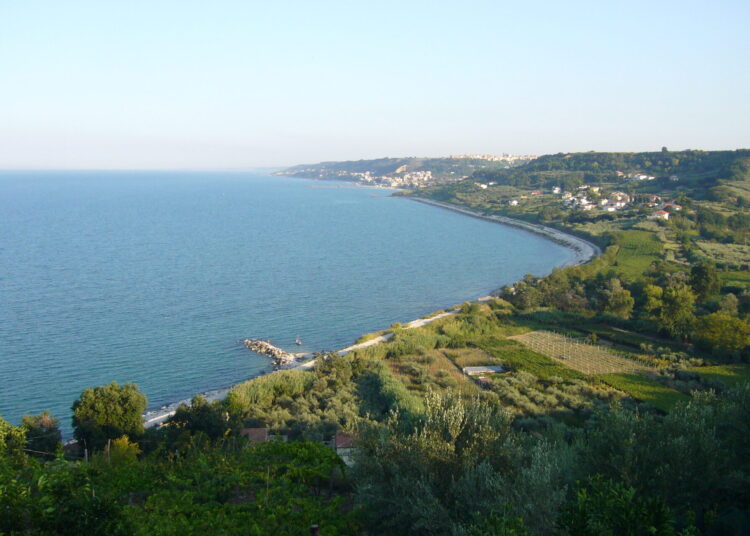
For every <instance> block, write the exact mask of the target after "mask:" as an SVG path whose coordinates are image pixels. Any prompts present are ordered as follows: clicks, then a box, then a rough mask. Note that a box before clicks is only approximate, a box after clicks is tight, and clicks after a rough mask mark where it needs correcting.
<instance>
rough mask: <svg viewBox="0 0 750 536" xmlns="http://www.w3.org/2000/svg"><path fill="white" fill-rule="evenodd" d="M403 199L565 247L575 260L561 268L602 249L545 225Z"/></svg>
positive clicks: (419, 198) (429, 200)
mask: <svg viewBox="0 0 750 536" xmlns="http://www.w3.org/2000/svg"><path fill="white" fill-rule="evenodd" d="M405 199H411V200H413V201H417V202H419V203H425V204H426V205H432V206H435V207H439V208H444V209H446V210H451V211H453V212H458V213H459V214H464V215H466V216H471V217H472V218H478V219H480V220H486V221H491V222H493V223H499V224H501V225H507V226H509V227H516V228H518V229H523V230H524V231H528V232H530V233H533V234H535V235H538V236H541V237H543V238H546V239H547V240H550V241H552V242H555V243H556V244H560V245H561V246H565V247H566V248H568V249H571V250H572V251H573V252H574V253H575V259H574V260H572V261H567V262H565V263H563V266H575V265H578V264H585V263H587V262H589V261H590V260H591V259H593V258H594V257H596V256H598V255H601V254H602V248H600V247H599V246H597V245H596V244H594V243H593V242H589V241H588V240H585V239H583V238H580V237H578V236H575V235H572V234H570V233H566V232H564V231H560V230H559V229H555V228H554V227H548V226H546V225H539V224H537V223H529V222H527V221H523V220H518V219H515V218H510V217H508V216H499V215H487V214H482V213H481V212H477V211H475V210H471V209H468V208H463V207H460V206H458V205H453V204H451V203H444V202H442V201H434V200H432V199H425V198H424V197H408V196H407V197H405Z"/></svg>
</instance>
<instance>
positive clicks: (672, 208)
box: [646, 195, 682, 221]
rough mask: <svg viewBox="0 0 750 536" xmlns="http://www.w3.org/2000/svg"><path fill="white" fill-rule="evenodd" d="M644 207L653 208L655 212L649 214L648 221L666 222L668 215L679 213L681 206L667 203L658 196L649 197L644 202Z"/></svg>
mask: <svg viewBox="0 0 750 536" xmlns="http://www.w3.org/2000/svg"><path fill="white" fill-rule="evenodd" d="M646 206H647V207H649V208H655V209H656V210H655V211H654V212H652V213H651V214H649V216H648V219H649V220H665V221H666V220H668V219H669V215H670V213H672V212H680V211H681V210H682V206H681V205H678V204H677V203H672V202H669V201H663V200H662V198H661V197H660V196H658V195H651V196H649V198H648V201H647V202H646Z"/></svg>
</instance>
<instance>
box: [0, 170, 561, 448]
mask: <svg viewBox="0 0 750 536" xmlns="http://www.w3.org/2000/svg"><path fill="white" fill-rule="evenodd" d="M573 257H574V254H573V252H571V251H570V250H568V249H566V248H564V247H562V246H560V245H558V244H556V243H553V242H550V241H548V240H546V239H543V238H541V237H539V236H536V235H534V234H530V233H528V232H526V231H522V230H519V229H516V228H513V227H507V226H504V225H498V224H496V223H491V222H487V221H483V220H480V219H476V218H471V217H468V216H465V215H461V214H457V213H454V212H452V211H449V210H445V209H441V208H437V207H433V206H428V205H425V204H422V203H418V202H415V201H412V200H409V199H406V198H403V197H393V196H392V191H391V190H384V189H376V188H362V187H356V186H353V185H350V184H347V183H341V182H324V181H314V180H306V179H296V178H285V177H274V176H268V175H265V174H261V173H250V172H177V171H175V172H145V171H139V172H126V171H117V172H115V171H106V172H100V171H83V172H73V171H44V172H40V171H18V172H12V171H4V172H0V415H2V417H3V418H5V419H6V420H8V421H10V422H11V423H12V424H18V423H19V422H20V419H21V417H22V415H24V414H38V413H39V412H41V411H43V410H49V411H50V412H51V413H52V414H53V415H54V416H56V417H58V418H59V419H60V421H61V422H60V424H61V428H62V429H63V431H65V432H66V433H69V432H70V429H71V424H70V416H71V410H70V408H71V405H72V404H73V402H74V400H76V399H77V398H78V396H79V395H80V393H81V392H82V391H83V390H84V389H86V388H87V387H91V386H96V385H102V384H106V383H109V382H111V381H113V380H114V381H117V382H120V383H124V382H134V383H136V384H137V385H138V386H139V388H140V390H141V391H142V392H143V393H145V394H146V396H147V397H148V401H149V408H158V407H160V406H162V405H164V404H168V403H171V402H174V401H177V400H182V399H185V398H190V397H191V396H192V395H193V394H196V393H201V392H205V391H210V390H214V389H220V388H223V387H227V386H230V385H233V384H236V383H238V382H241V381H244V380H247V379H249V378H252V377H255V376H257V375H259V374H263V373H265V372H268V371H269V370H270V369H271V363H270V361H269V359H268V358H266V357H263V356H260V355H257V354H254V353H253V352H250V351H249V350H247V349H246V348H245V347H244V346H242V345H241V344H240V343H239V341H240V340H241V339H244V338H248V337H251V338H263V339H266V340H270V341H271V342H272V343H273V344H274V345H276V346H279V347H281V348H283V349H285V350H289V351H295V352H297V351H301V352H317V351H324V350H334V349H339V348H342V347H345V346H347V345H350V344H352V343H353V342H354V340H355V339H357V338H358V337H359V336H360V335H361V334H363V333H367V332H371V331H375V330H380V329H384V328H387V327H389V326H390V325H391V324H392V323H394V322H406V321H409V320H413V319H415V318H417V317H419V316H422V315H425V314H428V313H430V312H432V311H435V310H438V309H443V308H446V307H449V306H452V305H454V304H458V303H462V302H464V301H466V300H471V299H476V298H478V297H480V296H484V295H486V294H488V293H489V292H490V291H492V290H494V289H497V288H499V287H500V286H502V285H504V284H508V283H512V282H513V281H516V280H518V279H520V278H521V277H523V275H524V274H527V273H533V274H536V275H543V274H546V273H548V272H550V271H551V270H552V268H553V267H555V266H560V265H562V264H565V263H567V262H570V261H571V259H573ZM297 337H299V339H300V341H301V342H302V345H301V346H297V345H296V344H295V340H296V339H297Z"/></svg>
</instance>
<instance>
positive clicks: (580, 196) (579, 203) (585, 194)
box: [552, 184, 632, 212]
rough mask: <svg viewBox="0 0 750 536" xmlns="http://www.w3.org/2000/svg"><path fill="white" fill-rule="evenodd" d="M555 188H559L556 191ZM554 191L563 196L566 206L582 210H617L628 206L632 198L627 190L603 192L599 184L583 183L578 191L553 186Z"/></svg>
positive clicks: (563, 202)
mask: <svg viewBox="0 0 750 536" xmlns="http://www.w3.org/2000/svg"><path fill="white" fill-rule="evenodd" d="M555 190H557V191H556V192H555ZM552 191H553V193H556V194H558V195H560V196H561V197H562V204H563V206H564V207H566V208H577V209H580V210H594V209H599V210H603V211H605V212H616V211H618V210H621V209H623V208H625V207H626V206H628V204H630V203H631V202H632V199H631V198H630V196H629V195H628V194H626V193H625V192H612V193H610V194H607V195H606V196H604V195H602V194H601V188H599V187H598V186H588V185H585V184H584V185H582V186H579V187H578V191H577V192H576V193H575V194H573V193H571V192H562V191H561V190H560V188H558V187H555V188H553V190H552Z"/></svg>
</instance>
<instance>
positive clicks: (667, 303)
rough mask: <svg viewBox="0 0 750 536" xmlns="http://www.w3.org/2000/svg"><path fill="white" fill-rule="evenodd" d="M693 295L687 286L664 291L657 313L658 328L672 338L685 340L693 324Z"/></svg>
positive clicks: (669, 288)
mask: <svg viewBox="0 0 750 536" xmlns="http://www.w3.org/2000/svg"><path fill="white" fill-rule="evenodd" d="M694 309H695V294H693V291H692V290H691V289H690V287H689V286H687V285H678V286H675V287H668V288H666V289H664V293H663V296H662V307H661V310H660V311H659V318H658V324H659V328H660V329H663V330H664V331H666V332H667V333H669V334H670V335H671V336H672V337H677V338H680V339H686V338H687V337H688V336H689V335H690V333H691V331H692V329H693V324H694V322H695V316H693V310H694Z"/></svg>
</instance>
